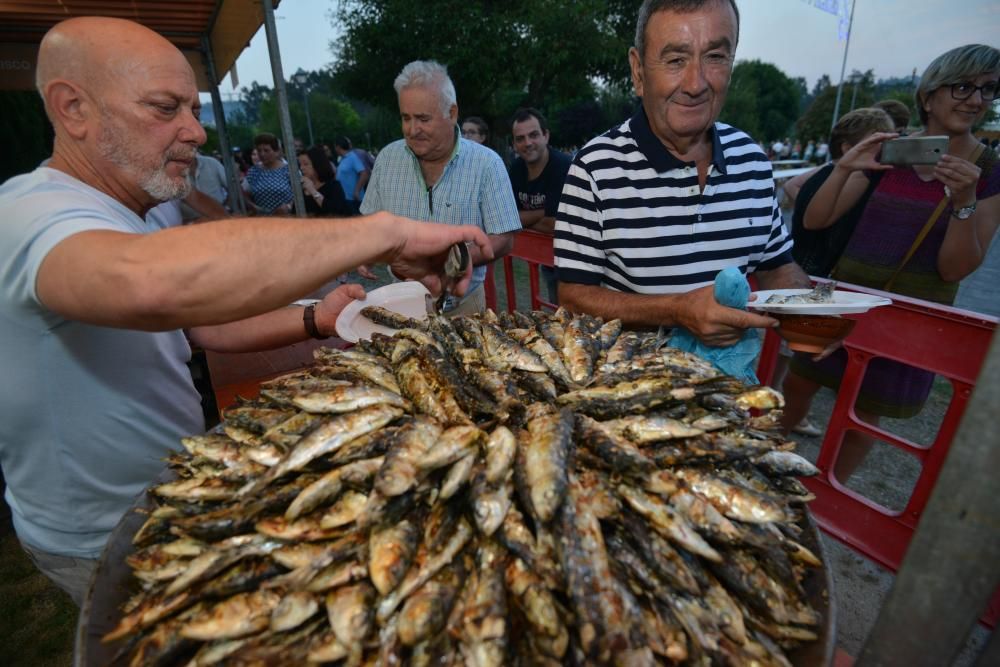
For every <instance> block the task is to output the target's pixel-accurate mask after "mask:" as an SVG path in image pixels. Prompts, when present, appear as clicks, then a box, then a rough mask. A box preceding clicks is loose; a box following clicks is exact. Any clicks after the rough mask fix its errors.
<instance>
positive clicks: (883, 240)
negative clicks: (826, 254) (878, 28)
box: [783, 44, 1000, 481]
mask: <svg viewBox="0 0 1000 667" xmlns="http://www.w3.org/2000/svg"><path fill="white" fill-rule="evenodd" d="M998 79H1000V51H998V50H997V49H995V48H993V47H990V46H985V45H981V44H970V45H967V46H962V47H959V48H956V49H952V50H951V51H948V52H947V53H944V54H942V55H941V56H938V57H937V58H936V59H934V61H933V62H931V64H930V65H929V66H928V67H927V70H926V71H925V72H924V74H923V76H922V77H921V79H920V84H919V86H918V87H917V91H916V95H915V101H916V107H917V112H918V113H919V114H920V120H921V122H922V124H923V130H921V131H919V132H916V133H914V134H913V135H910V136H913V137H920V136H926V137H929V136H947V137H948V151H947V153H946V154H944V155H942V156H941V159H940V160H939V161H938V162H937V164H934V165H913V166H892V165H886V164H882V163H880V162H879V161H878V157H879V152H880V150H881V148H882V145H883V143H884V142H885V141H887V140H889V139H892V138H894V137H896V136H897V135H896V134H895V133H886V132H878V133H875V134H873V135H871V136H870V137H868V138H867V139H864V140H862V141H860V142H859V143H858V144H856V145H855V146H854V147H853V148H852V149H851V150H849V151H847V152H846V153H845V154H844V155H843V157H841V159H840V160H839V161H838V162H837V164H836V166H835V167H834V168H833V171H832V172H831V174H830V176H829V177H828V178H827V180H826V182H825V183H824V184H823V185H822V187H820V189H819V190H818V191H817V192H816V194H815V196H814V197H813V199H812V201H811V202H810V204H809V206H808V208H807V210H806V212H805V215H804V217H803V226H804V227H805V228H806V229H813V230H819V229H824V228H826V227H828V226H830V225H831V224H833V222H834V221H836V220H837V219H839V218H840V217H841V216H843V215H844V213H845V212H847V211H849V210H850V209H851V208H853V207H854V206H855V205H856V204H857V202H858V201H859V200H860V199H861V198H862V197H863V195H864V193H865V191H866V190H867V189H868V187H869V184H870V180H871V179H872V176H873V174H874V173H876V172H883V173H882V174H881V177H880V178H879V181H878V185H877V186H876V188H875V190H874V191H873V192H872V193H871V196H870V198H869V200H868V203H867V204H866V205H865V208H864V211H863V212H862V213H861V217H860V219H859V220H858V224H857V227H856V228H855V230H854V233H853V235H852V236H851V239H850V241H849V242H848V244H847V247H846V248H845V249H844V253H843V255H842V256H841V258H840V260H839V262H838V263H837V266H836V267H835V268H834V271H833V277H834V278H835V279H837V280H841V281H844V282H848V283H854V284H856V285H862V286H865V287H870V288H874V289H879V290H886V291H892V292H895V293H897V294H902V295H905V296H910V297H914V298H917V299H924V300H927V301H934V302H937V303H942V304H946V305H951V304H952V303H953V302H954V300H955V294H956V292H957V291H958V286H959V281H960V280H961V279H962V278H964V277H965V276H967V275H969V274H970V273H972V272H973V271H974V270H975V269H976V268H977V267H978V266H979V265H980V263H982V261H983V257H984V256H985V254H986V251H987V249H988V248H989V244H990V240H991V238H992V237H993V234H994V233H995V232H996V229H997V226H998V225H1000V197H998V196H997V195H998V194H1000V166H998V164H997V160H996V156H995V154H994V153H993V151H991V150H990V149H988V148H986V149H985V150H984V147H983V145H982V143H980V141H979V140H978V139H976V138H975V136H973V134H972V131H973V128H974V127H975V126H976V125H977V124H978V123H979V122H980V121H981V120H982V119H983V117H984V116H985V114H986V112H987V111H988V110H989V108H990V106H991V105H992V103H993V100H994V99H996V95H997V83H998ZM925 228H926V233H925V235H923V238H922V239H920V237H921V236H922V234H921V233H922V232H925ZM846 360H847V354H846V351H844V350H842V349H841V350H837V351H836V352H835V353H834V354H832V355H830V356H829V357H827V358H826V359H822V360H819V361H816V360H811V359H809V358H808V357H804V356H802V355H797V356H796V357H795V358H793V360H792V364H791V368H790V372H789V374H788V377H787V378H786V380H785V384H784V391H785V394H786V396H795V400H794V401H793V403H794V404H795V405H789V406H788V408H791V409H786V411H785V415H784V418H783V419H784V423H785V425H786V427H787V428H791V427H792V426H794V425H795V424H797V423H798V422H799V420H801V419H802V417H804V416H805V414H804V411H803V409H802V408H800V407H799V404H800V403H804V405H805V410H808V405H809V400H811V398H812V396H813V395H814V394H815V392H816V391H817V390H818V389H819V387H820V385H824V386H827V387H830V388H833V389H836V388H837V387H838V386H839V384H840V379H841V377H842V375H843V371H844V368H845V365H846ZM933 381H934V374H933V373H930V372H928V371H924V370H921V369H917V368H914V367H912V366H908V365H906V364H901V363H898V362H894V361H890V360H888V359H882V358H877V359H873V360H872V361H871V363H869V365H868V370H867V372H866V374H865V379H864V382H863V384H862V387H861V393H860V394H859V396H858V401H857V404H856V405H855V412H856V413H857V415H858V416H859V417H860V418H862V419H864V420H865V421H867V422H869V423H872V424H877V423H878V420H879V417H880V416H887V417H895V418H907V417H912V416H913V415H915V414H917V413H918V412H920V410H921V409H922V408H923V405H924V402H925V401H926V399H927V396H928V394H929V393H930V389H931V385H932V384H933ZM800 399H805V400H804V401H801V400H800ZM797 413H799V414H797ZM870 448H871V440H870V438H868V437H867V436H865V435H862V434H860V433H858V432H856V431H849V432H848V435H847V437H846V438H845V441H844V446H843V449H842V450H841V453H840V456H839V457H838V460H837V464H836V466H835V469H834V473H835V474H836V476H837V477H838V479H840V480H841V481H845V480H846V479H847V478H848V477H849V476H850V474H851V473H852V472H853V471H854V469H855V468H856V467H857V466H858V465H859V464H860V463H861V462H862V461H863V460H864V457H865V455H866V454H867V452H868V450H869V449H870Z"/></svg>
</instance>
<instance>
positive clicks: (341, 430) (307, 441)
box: [240, 405, 403, 496]
mask: <svg viewBox="0 0 1000 667" xmlns="http://www.w3.org/2000/svg"><path fill="white" fill-rule="evenodd" d="M402 414H403V411H402V410H400V409H399V408H395V407H391V406H385V405H378V406H373V407H370V408H365V409H363V410H358V411H357V412H353V413H349V414H345V415H340V416H337V417H334V418H332V419H330V420H328V421H326V422H324V423H322V424H320V425H319V426H318V427H317V428H316V429H315V430H314V431H312V432H310V433H309V435H307V436H305V437H303V438H302V439H301V440H300V441H299V442H298V444H296V445H295V447H294V449H292V450H291V451H290V452H288V454H287V455H285V457H284V458H282V460H281V461H280V462H278V463H277V464H276V465H275V466H274V467H272V468H271V469H270V470H268V471H267V473H265V474H264V475H262V476H261V477H259V478H258V479H257V480H256V481H254V482H252V483H250V484H248V485H247V486H245V487H244V488H243V489H241V490H240V495H241V496H247V495H250V494H253V493H257V492H259V491H260V490H261V489H264V488H266V487H267V486H268V485H269V484H271V483H272V482H273V481H274V480H276V479H278V478H279V477H281V476H282V475H285V474H287V473H289V472H292V471H295V470H300V469H301V468H302V467H303V466H305V465H306V464H307V463H309V462H310V461H312V460H314V459H316V458H318V457H320V456H323V455H324V454H328V453H330V452H333V451H336V450H337V449H339V448H340V447H342V446H343V445H345V444H346V443H348V442H350V441H351V440H353V439H355V438H358V437H360V436H362V435H365V434H367V433H371V432H373V431H375V430H377V429H379V428H381V427H383V426H385V425H386V424H388V423H389V422H391V421H392V420H394V419H396V418H397V417H399V416H401V415H402Z"/></svg>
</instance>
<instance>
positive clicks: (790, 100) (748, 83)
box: [719, 60, 804, 141]
mask: <svg viewBox="0 0 1000 667" xmlns="http://www.w3.org/2000/svg"><path fill="white" fill-rule="evenodd" d="M803 86H804V82H801V81H796V80H794V79H791V78H789V77H788V76H787V75H785V73H784V72H782V71H781V70H780V69H778V68H777V67H775V66H774V65H772V64H770V63H764V62H761V61H759V60H749V61H742V62H739V63H737V64H736V66H735V67H734V68H733V76H732V79H731V81H730V83H729V95H728V97H727V98H726V105H725V106H724V107H723V109H722V113H721V114H720V116H719V119H720V120H721V121H722V122H724V123H729V124H730V125H733V126H735V127H738V128H739V129H741V130H743V131H744V132H746V133H747V134H749V135H750V136H751V137H753V138H755V139H765V140H767V141H771V140H773V139H777V138H780V137H785V136H787V135H788V134H789V132H790V130H791V129H792V126H793V124H794V123H795V119H796V118H797V117H798V115H799V100H800V99H801V96H802V87H803Z"/></svg>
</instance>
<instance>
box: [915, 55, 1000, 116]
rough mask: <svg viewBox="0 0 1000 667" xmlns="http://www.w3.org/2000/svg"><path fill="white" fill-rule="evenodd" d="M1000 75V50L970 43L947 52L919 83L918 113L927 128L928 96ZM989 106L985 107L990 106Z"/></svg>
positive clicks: (934, 62) (933, 61)
mask: <svg viewBox="0 0 1000 667" xmlns="http://www.w3.org/2000/svg"><path fill="white" fill-rule="evenodd" d="M994 72H1000V51H998V50H996V49H995V48H993V47H992V46H986V45H985V44H966V45H965V46H959V47H957V48H954V49H952V50H951V51H948V52H946V53H942V54H941V55H939V56H938V57H937V58H935V59H934V60H932V61H931V64H930V65H928V66H927V69H926V70H924V74H923V76H921V77H920V83H919V84H917V90H916V93H914V98H915V99H916V102H917V113H918V114H920V122H921V123H923V125H924V127H926V126H927V109H925V108H924V104H925V103H926V102H927V97H928V96H929V95H930V94H931V93H933V92H934V91H935V90H937V89H938V88H940V87H942V86H950V85H951V84H953V83H962V82H964V81H972V80H973V79H975V78H976V77H978V76H982V75H983V74H992V73H994ZM990 104H991V103H989V102H988V103H987V104H986V105H985V106H987V107H988V106H989V105H990Z"/></svg>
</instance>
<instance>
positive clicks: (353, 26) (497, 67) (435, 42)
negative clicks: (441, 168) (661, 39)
mask: <svg viewBox="0 0 1000 667" xmlns="http://www.w3.org/2000/svg"><path fill="white" fill-rule="evenodd" d="M639 4H640V2H639V0H547V1H546V2H537V1H529V0H505V1H504V2H496V1H492V0H422V1H421V2H414V1H413V0H340V1H339V2H338V3H337V4H336V11H335V12H334V16H333V18H334V20H335V21H336V23H337V25H338V27H340V28H341V29H342V36H341V37H340V38H339V39H338V40H337V41H336V42H335V43H334V44H332V45H331V48H332V50H333V51H334V54H335V60H336V63H337V64H336V66H335V69H334V76H335V77H336V79H337V80H338V82H339V83H340V86H339V87H340V89H341V90H342V91H343V92H344V93H345V94H346V95H348V96H349V97H352V98H357V99H360V100H365V101H367V102H370V103H372V104H373V105H376V106H380V107H382V108H386V109H395V108H396V93H395V91H394V90H393V87H392V83H393V80H394V79H395V78H396V76H397V75H398V74H399V72H400V70H402V68H403V66H404V65H406V64H407V63H408V62H411V61H413V60H421V59H425V60H426V59H429V60H437V61H438V62H440V63H442V64H444V65H447V66H448V68H449V74H450V75H451V77H452V80H453V81H454V83H455V88H456V90H457V93H458V104H459V113H460V115H461V116H463V117H464V116H468V115H478V116H483V117H484V118H486V120H487V122H488V123H489V124H490V126H491V127H492V128H493V130H494V131H493V134H494V135H495V136H499V137H505V136H506V135H507V134H508V131H507V127H506V125H507V119H508V118H509V116H510V114H511V113H512V112H513V111H514V110H515V109H516V108H517V107H518V106H523V105H530V106H535V107H538V108H539V109H541V110H542V111H543V112H545V113H546V114H549V115H552V112H553V111H554V110H556V109H565V108H569V107H572V106H573V105H574V104H575V103H582V102H580V101H581V100H583V99H587V100H590V101H594V100H595V99H596V97H597V86H598V85H601V86H602V87H609V86H610V87H617V88H619V89H627V87H628V86H629V78H628V61H627V57H626V53H627V51H628V47H629V46H630V45H631V44H632V37H633V34H632V33H633V30H634V29H635V28H634V26H635V16H636V13H637V10H638V7H639ZM442 17H447V18H446V19H443V18H442ZM605 129H606V128H605ZM568 140H569V139H568V138H564V139H562V140H561V141H568Z"/></svg>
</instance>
